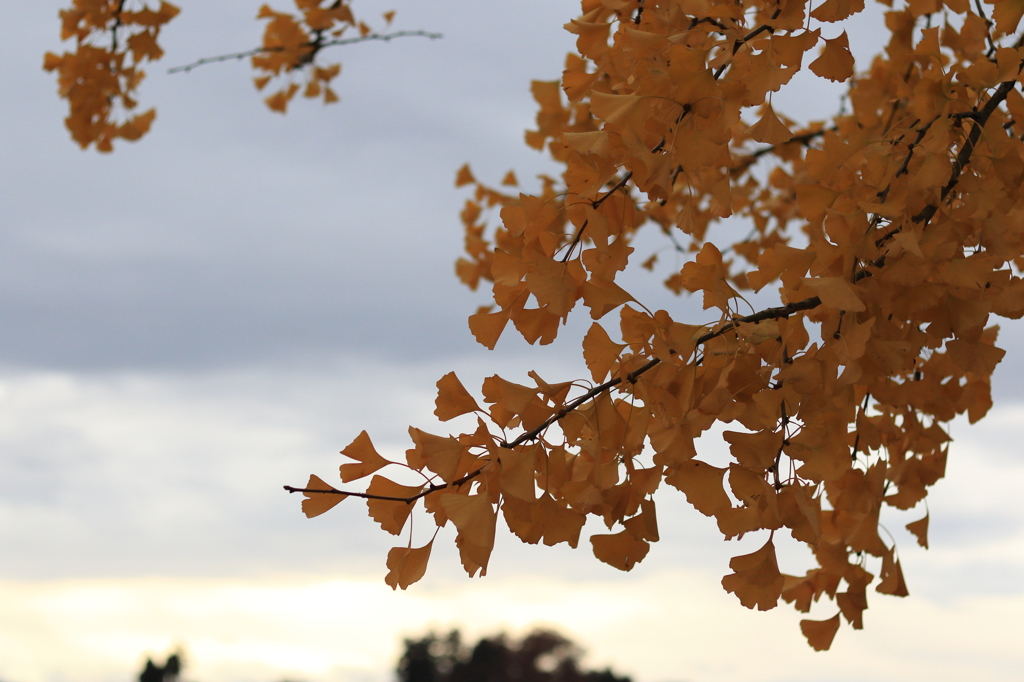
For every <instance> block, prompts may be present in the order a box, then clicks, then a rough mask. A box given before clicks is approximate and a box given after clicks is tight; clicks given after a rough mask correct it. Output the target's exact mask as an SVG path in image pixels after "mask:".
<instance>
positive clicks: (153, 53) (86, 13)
mask: <svg viewBox="0 0 1024 682" xmlns="http://www.w3.org/2000/svg"><path fill="white" fill-rule="evenodd" d="M139 4H140V6H139V7H138V8H137V9H131V8H130V5H131V3H128V2H126V1H125V0H74V1H73V2H72V6H71V8H70V9H66V10H61V12H60V19H61V40H70V39H71V38H74V39H75V43H76V50H75V52H65V53H64V54H63V55H57V54H54V53H53V52H47V53H46V56H45V58H44V61H43V68H44V69H46V70H47V71H56V72H57V74H58V82H59V92H60V96H61V97H63V98H66V99H67V100H68V105H69V107H70V109H71V112H70V114H69V115H68V117H67V118H66V119H64V122H65V124H66V125H67V127H68V130H70V131H71V137H72V138H73V139H74V140H75V142H77V143H78V144H79V145H80V146H81V147H82V148H83V149H85V148H86V147H88V146H89V145H91V144H95V145H96V149H98V150H99V151H101V152H109V151H111V150H113V141H114V140H115V139H117V138H121V139H125V140H137V139H139V138H140V137H141V136H142V135H144V134H145V133H146V132H147V131H148V130H149V127H150V125H152V123H153V119H154V117H155V116H156V111H155V110H153V109H150V110H149V111H146V112H144V113H141V114H131V113H130V112H131V111H132V110H133V109H135V107H136V104H137V102H136V100H135V90H136V88H138V86H139V83H140V82H141V81H142V79H143V77H144V76H145V72H144V71H143V70H142V69H140V68H139V65H140V64H141V63H142V62H144V61H146V60H156V59H159V58H160V57H161V56H163V50H161V49H160V46H159V45H158V44H157V38H158V37H159V35H160V29H161V27H163V25H164V24H166V23H167V22H168V21H170V20H171V19H173V18H174V17H175V15H177V14H178V11H179V10H178V8H177V7H175V6H174V5H171V4H170V3H167V2H163V1H162V0H161V2H160V6H159V7H158V8H156V9H151V8H150V7H149V6H148V5H147V4H146V3H144V2H143V3H139Z"/></svg>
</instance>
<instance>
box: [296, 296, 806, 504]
mask: <svg viewBox="0 0 1024 682" xmlns="http://www.w3.org/2000/svg"><path fill="white" fill-rule="evenodd" d="M819 305H821V298H819V297H818V296H814V297H812V298H808V299H804V300H803V301H797V302H796V303H789V304H787V305H784V306H779V307H776V308H766V309H765V310H762V311H760V312H757V313H754V314H752V315H745V316H743V317H737V318H734V319H733V320H732V321H730V322H728V323H726V324H725V325H723V326H722V327H721V328H719V329H716V330H715V331H710V332H708V333H706V334H704V335H702V336H700V337H699V338H697V339H696V341H695V342H694V343H695V344H696V345H697V346H702V345H704V344H705V343H707V342H708V341H711V340H712V339H715V338H717V337H719V336H721V335H722V334H725V333H727V332H728V331H730V330H732V329H735V328H736V327H737V326H739V325H741V324H753V323H757V322H762V321H765V320H777V319H780V318H785V317H789V316H790V315H793V314H794V313H798V312H801V311H804V310H811V309H812V308H816V307H818V306H819ZM669 352H670V353H673V354H674V353H675V351H672V350H670V351H669ZM659 364H661V358H651V359H650V360H649V361H648V362H646V363H645V364H644V365H642V366H641V367H639V368H638V369H635V370H633V371H632V372H630V373H629V374H627V375H625V376H624V377H621V376H619V377H615V378H614V379H610V380H608V381H606V382H604V383H603V384H599V385H597V386H595V387H593V388H591V389H590V390H589V391H587V392H586V393H584V394H583V395H580V396H577V397H576V398H573V399H572V400H570V401H569V402H567V403H566V404H565V405H564V406H562V409H560V410H559V411H558V412H556V413H555V414H553V415H551V416H550V417H548V418H547V419H545V420H544V421H543V422H541V423H540V424H539V425H538V426H536V427H534V428H532V429H530V430H529V431H525V432H524V433H521V434H520V435H519V436H518V437H516V438H515V439H513V440H511V441H503V442H501V443H498V445H499V446H500V447H502V448H505V449H507V450H512V449H514V448H517V447H519V446H520V445H522V444H524V443H528V442H530V441H533V440H536V439H537V438H539V437H540V435H541V434H542V433H543V432H544V431H545V430H547V429H548V428H549V427H550V426H552V425H553V424H555V423H557V422H558V421H561V420H562V419H564V418H565V417H566V416H567V415H568V414H569V413H571V412H573V411H575V410H576V409H578V408H579V407H581V406H583V405H584V404H586V403H587V402H589V401H590V400H592V399H594V398H596V397H597V396H599V395H601V394H602V393H606V392H607V391H610V390H611V389H613V388H615V387H616V386H619V385H621V384H622V383H624V382H628V383H630V384H635V383H636V381H637V379H639V378H640V377H641V376H642V375H643V374H646V373H647V372H649V371H650V370H652V369H654V368H655V367H657V366H658V365H659ZM489 464H491V462H490V461H488V462H487V464H485V465H484V466H482V467H480V468H478V469H476V470H475V471H472V472H470V473H468V474H466V475H465V476H463V477H461V478H459V479H456V480H454V481H452V482H450V483H441V484H433V485H430V486H429V487H427V488H424V489H423V490H421V491H420V492H418V493H416V494H415V495H410V496H408V497H395V496H391V495H375V494H373V493H365V492H350V491H347V490H336V489H334V488H331V489H330V490H325V489H319V488H296V487H294V486H290V485H286V486H284V489H285V490H287V491H288V492H290V493H323V494H328V495H347V496H351V497H360V498H363V499H367V500H385V501H390V502H407V503H412V502H415V501H416V500H418V499H420V498H421V497H426V496H427V495H429V494H431V493H435V492H437V491H439V490H445V489H446V488H454V487H458V486H461V485H464V484H466V483H468V482H469V481H471V480H473V479H474V478H476V477H477V476H479V475H480V474H482V473H483V472H484V469H486V468H487V466H488V465H489Z"/></svg>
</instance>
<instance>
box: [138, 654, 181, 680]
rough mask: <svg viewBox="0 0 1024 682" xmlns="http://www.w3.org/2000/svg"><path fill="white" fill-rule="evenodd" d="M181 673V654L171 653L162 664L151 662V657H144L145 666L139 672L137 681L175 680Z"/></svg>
mask: <svg viewBox="0 0 1024 682" xmlns="http://www.w3.org/2000/svg"><path fill="white" fill-rule="evenodd" d="M180 674H181V656H179V655H178V654H171V655H170V656H168V657H167V662H166V663H164V664H163V665H162V666H159V665H157V664H156V663H154V662H153V659H152V658H148V659H146V667H145V668H143V669H142V672H141V673H139V682H177V680H178V675H180Z"/></svg>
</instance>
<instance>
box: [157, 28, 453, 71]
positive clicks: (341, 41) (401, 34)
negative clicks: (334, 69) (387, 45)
mask: <svg viewBox="0 0 1024 682" xmlns="http://www.w3.org/2000/svg"><path fill="white" fill-rule="evenodd" d="M411 37H420V38H430V39H431V40H437V39H439V38H443V37H444V35H443V34H441V33H434V32H431V31H395V32H393V33H368V34H366V35H365V36H357V37H354V38H338V39H335V40H327V41H324V42H309V43H304V44H302V45H300V47H303V48H309V49H311V50H314V49H315V50H320V49H322V48H325V47H334V46H336V45H352V44H353V43H365V42H368V41H371V40H379V41H383V42H389V41H391V40H394V39H395V38H411ZM285 49H286V48H285V47H284V46H273V47H256V48H253V49H251V50H246V51H244V52H232V53H231V54H222V55H218V56H216V57H203V58H202V59H197V60H196V61H194V62H192V63H191V64H185V65H183V66H175V67H173V68H170V69H167V73H188V72H189V71H191V70H192V69H195V68H197V67H200V66H203V65H204V64H213V63H215V62H227V61H231V60H233V59H236V60H237V59H245V58H246V57H254V56H256V55H258V54H266V53H267V52H283V51H284V50H285Z"/></svg>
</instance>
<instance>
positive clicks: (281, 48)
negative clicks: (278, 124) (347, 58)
mask: <svg viewBox="0 0 1024 682" xmlns="http://www.w3.org/2000/svg"><path fill="white" fill-rule="evenodd" d="M295 7H296V9H297V10H298V14H295V15H292V14H288V13H286V12H275V11H274V10H272V9H271V8H270V7H268V6H267V5H263V6H262V7H260V11H259V14H258V15H257V18H258V19H266V20H267V26H266V29H265V30H264V32H263V43H262V45H261V49H260V51H259V52H258V53H257V54H255V55H253V57H252V65H253V67H254V68H256V69H257V70H258V71H262V72H263V75H261V76H258V77H257V78H256V79H255V82H256V88H257V89H259V90H263V89H264V88H265V87H266V86H267V84H268V83H269V82H270V81H271V79H273V78H275V77H279V76H284V77H285V81H286V82H285V83H284V85H282V87H281V88H280V89H279V90H278V91H277V92H275V93H273V94H272V95H270V96H269V97H267V98H266V100H264V101H265V102H266V103H267V106H268V107H270V109H271V110H272V111H277V112H280V113H282V114H283V113H285V111H286V110H287V108H288V103H289V102H290V101H291V100H292V98H293V97H295V95H296V93H298V92H299V90H302V94H303V96H304V97H308V98H312V99H315V98H318V97H320V98H323V101H324V104H330V103H332V102H337V101H338V95H337V93H335V92H334V90H332V89H331V87H330V83H331V81H332V80H333V79H334V78H335V77H336V76H337V75H338V74H339V73H341V65H340V64H331V65H330V66H317V65H316V64H314V61H315V59H316V56H317V53H319V52H320V50H321V49H323V48H324V47H326V46H328V45H329V44H331V42H332V41H335V40H338V39H340V38H341V37H342V36H343V35H344V34H345V31H346V30H348V29H355V30H357V31H358V32H359V35H360V36H361V37H365V36H368V35H370V34H371V33H372V30H371V29H370V27H369V26H367V25H366V24H365V23H363V22H362V21H357V20H356V18H355V17H354V16H353V14H352V9H351V6H350V3H349V2H347V1H345V0H295ZM393 17H394V12H387V13H386V14H385V15H384V20H385V21H386V22H387V23H388V24H390V23H391V20H392V18H393ZM306 67H309V68H306ZM300 72H304V73H305V76H306V80H305V84H304V85H300V84H299V83H298V82H296V81H295V80H294V79H293V78H291V76H292V75H293V74H296V73H300Z"/></svg>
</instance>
